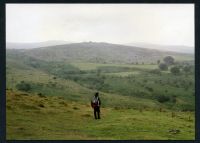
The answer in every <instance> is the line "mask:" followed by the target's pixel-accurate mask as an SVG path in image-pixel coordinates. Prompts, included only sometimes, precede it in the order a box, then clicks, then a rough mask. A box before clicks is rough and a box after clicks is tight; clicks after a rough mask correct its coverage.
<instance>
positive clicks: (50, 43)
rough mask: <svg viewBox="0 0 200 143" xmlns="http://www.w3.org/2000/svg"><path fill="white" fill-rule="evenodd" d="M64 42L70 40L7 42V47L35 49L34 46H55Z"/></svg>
mask: <svg viewBox="0 0 200 143" xmlns="http://www.w3.org/2000/svg"><path fill="white" fill-rule="evenodd" d="M62 44H69V42H66V41H57V40H52V41H45V42H38V43H15V42H6V48H7V49H33V48H40V47H47V46H55V45H62Z"/></svg>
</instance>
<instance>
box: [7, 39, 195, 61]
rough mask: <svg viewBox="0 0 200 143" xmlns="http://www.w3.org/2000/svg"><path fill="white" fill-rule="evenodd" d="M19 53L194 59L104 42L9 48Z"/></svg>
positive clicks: (65, 58)
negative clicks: (169, 56) (18, 48)
mask: <svg viewBox="0 0 200 143" xmlns="http://www.w3.org/2000/svg"><path fill="white" fill-rule="evenodd" d="M11 53H12V54H13V53H15V54H16V53H17V54H19V55H26V56H30V57H33V58H36V59H40V60H45V61H69V62H71V61H81V62H95V63H145V64H147V63H156V62H157V60H162V59H163V57H165V56H167V55H171V56H174V57H175V59H176V60H194V55H193V54H186V53H178V52H169V51H159V50H153V49H147V48H140V47H134V46H125V45H119V44H110V43H103V42H98V43H97V42H82V43H72V44H63V45H56V46H47V47H42V48H35V49H27V50H9V49H7V55H9V54H11Z"/></svg>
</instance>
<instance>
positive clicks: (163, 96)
mask: <svg viewBox="0 0 200 143" xmlns="http://www.w3.org/2000/svg"><path fill="white" fill-rule="evenodd" d="M156 98H157V100H158V102H160V103H164V102H167V101H169V100H170V98H169V97H168V96H165V95H158V96H157V97H156Z"/></svg>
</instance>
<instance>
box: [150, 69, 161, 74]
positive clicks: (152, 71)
mask: <svg viewBox="0 0 200 143" xmlns="http://www.w3.org/2000/svg"><path fill="white" fill-rule="evenodd" d="M150 73H152V74H158V75H161V71H160V70H159V69H153V70H151V71H150Z"/></svg>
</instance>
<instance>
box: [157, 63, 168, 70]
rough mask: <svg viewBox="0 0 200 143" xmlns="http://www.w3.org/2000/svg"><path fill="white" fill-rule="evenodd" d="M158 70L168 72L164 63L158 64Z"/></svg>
mask: <svg viewBox="0 0 200 143" xmlns="http://www.w3.org/2000/svg"><path fill="white" fill-rule="evenodd" d="M159 68H160V70H163V71H166V70H168V66H167V64H165V63H161V64H159Z"/></svg>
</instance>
